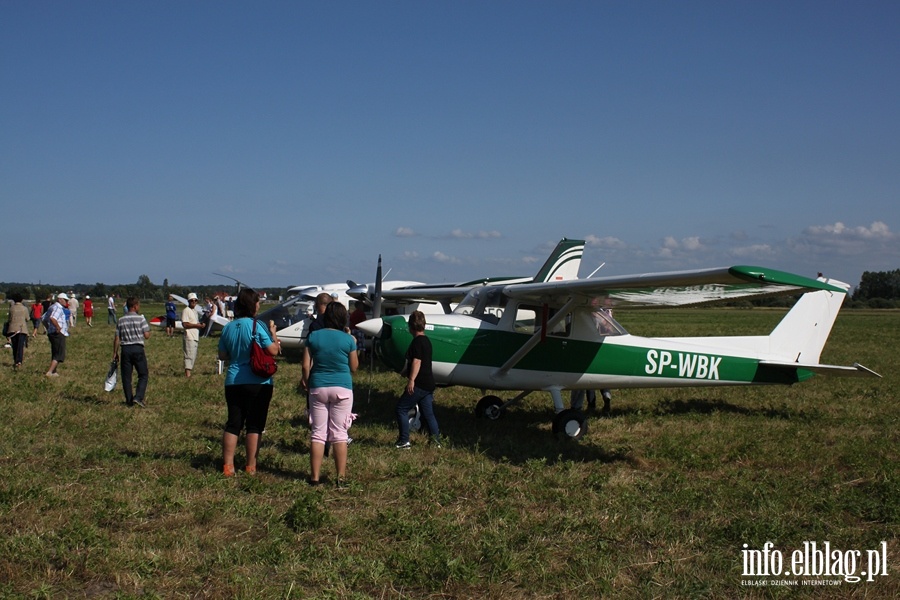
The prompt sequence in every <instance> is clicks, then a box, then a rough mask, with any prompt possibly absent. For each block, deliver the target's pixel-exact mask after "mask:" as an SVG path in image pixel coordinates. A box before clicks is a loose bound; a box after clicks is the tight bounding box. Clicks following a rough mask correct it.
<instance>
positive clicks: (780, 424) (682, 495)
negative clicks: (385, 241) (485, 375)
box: [0, 306, 900, 598]
mask: <svg viewBox="0 0 900 600" xmlns="http://www.w3.org/2000/svg"><path fill="white" fill-rule="evenodd" d="M144 309H145V312H146V314H148V315H151V314H157V313H158V312H160V311H159V310H158V307H153V306H145V307H144ZM782 314H783V313H782V312H780V311H767V310H759V309H754V310H705V311H677V312H676V311H670V312H651V313H641V314H637V313H631V314H627V313H622V314H620V315H617V316H619V317H620V318H621V320H622V321H623V323H624V324H625V325H626V326H627V327H629V328H630V329H631V330H632V331H633V332H634V333H639V334H643V335H650V334H657V335H722V334H746V333H761V332H765V331H767V330H768V329H770V328H771V327H772V326H773V325H774V323H776V322H777V321H778V320H779V318H780V317H781V316H782ZM96 321H97V324H96V325H95V327H94V328H93V329H87V328H86V327H84V325H83V323H82V324H79V326H78V327H77V328H76V330H75V332H74V334H73V336H72V338H71V339H70V342H69V360H68V361H67V362H66V363H65V364H64V365H63V366H61V367H60V373H61V376H60V377H59V378H57V379H55V380H50V379H47V378H45V377H44V376H43V373H44V371H45V370H46V367H47V363H48V362H49V344H48V343H47V341H46V338H38V339H37V340H35V341H34V342H32V344H31V345H30V347H29V348H28V350H27V354H26V362H25V367H24V370H23V371H21V372H19V373H13V372H12V361H11V356H10V354H9V351H8V350H7V351H5V353H4V354H3V357H2V359H0V596H2V597H22V598H56V597H115V598H177V597H191V598H194V597H198V598H476V597H477V598H572V597H584V598H593V597H624V598H646V597H679V598H698V597H701V598H702V597H707V598H726V597H727V598H733V597H780V596H784V595H788V594H790V595H800V596H816V597H820V596H824V597H835V598H836V597H849V596H854V597H867V598H877V597H884V598H888V597H896V596H897V595H898V594H900V583H898V582H900V579H898V575H897V571H898V569H900V564H898V561H897V558H896V553H897V550H898V544H897V541H898V518H900V484H898V473H897V463H898V414H900V408H898V402H897V399H898V390H900V387H898V375H897V369H896V367H897V365H898V360H897V359H896V357H895V352H896V350H895V349H896V348H897V346H898V342H900V313H898V312H880V311H879V312H861V311H845V312H844V313H843V314H842V315H841V316H840V317H839V319H838V323H837V325H836V327H835V330H834V332H833V334H832V337H831V340H830V341H829V345H828V346H827V347H826V351H825V355H824V356H823V362H830V363H834V364H851V363H852V362H854V361H858V362H861V363H862V364H864V365H866V366H868V367H870V368H872V369H874V370H876V371H878V372H880V373H881V374H882V375H884V379H881V380H867V379H835V378H823V377H817V378H814V379H813V380H812V381H810V382H807V383H804V384H800V385H798V386H795V387H791V388H788V387H771V388H759V387H754V388H720V389H679V390H623V391H619V392H616V393H615V394H614V399H613V412H612V415H611V418H608V419H600V418H596V419H592V420H591V422H590V431H589V433H588V435H587V436H586V437H585V439H583V440H582V441H581V442H580V443H573V442H559V441H556V440H554V439H553V438H552V436H551V434H550V417H551V413H552V410H551V406H552V405H551V403H550V401H549V397H548V396H547V395H546V394H533V395H532V396H529V397H528V398H526V400H525V401H523V402H522V403H521V404H520V405H519V406H517V407H515V408H514V409H512V410H510V411H509V412H508V413H507V414H506V415H505V416H504V417H503V418H502V419H501V420H499V421H496V422H487V421H477V420H475V419H474V417H473V407H474V403H475V402H476V401H477V399H478V398H479V397H480V393H479V392H478V391H477V390H467V389H457V388H453V389H446V390H441V391H439V392H438V395H437V406H438V409H437V410H438V418H439V420H440V423H441V427H442V430H443V433H444V434H445V436H446V437H447V443H446V444H445V445H444V447H443V448H440V449H437V448H433V447H430V446H429V445H427V444H426V443H425V440H424V439H421V438H415V437H414V439H413V442H414V444H415V445H414V448H413V450H411V451H408V452H399V451H396V450H394V448H393V446H392V442H393V440H394V439H395V437H396V431H395V425H394V423H393V421H392V416H391V415H392V406H393V402H394V399H395V394H396V393H397V392H398V391H399V389H400V387H401V385H402V384H401V382H400V380H399V379H398V377H397V376H396V375H394V374H392V373H384V372H380V371H378V370H376V371H374V372H373V371H368V370H364V371H361V372H360V373H359V374H358V376H357V377H356V405H355V406H356V408H355V410H356V412H357V413H359V419H358V420H357V421H356V424H355V425H354V427H353V430H352V435H353V437H354V440H355V441H354V443H353V444H352V446H351V448H350V467H349V471H350V476H351V478H352V484H351V487H350V489H349V490H338V489H335V488H333V487H331V486H328V485H326V486H321V487H319V488H310V487H308V486H307V485H306V484H305V477H306V475H307V472H308V451H307V446H308V441H309V438H308V430H307V428H306V427H305V420H304V418H303V415H302V409H303V405H304V400H303V397H302V396H301V395H300V394H298V392H297V389H296V384H297V382H298V380H299V375H300V373H299V365H298V364H297V363H295V362H287V361H281V363H280V368H279V373H278V375H277V384H276V391H275V397H274V399H273V404H272V410H271V412H270V420H269V424H268V428H267V431H266V435H265V436H264V440H263V446H262V449H261V452H260V468H261V472H260V474H259V476H257V477H256V478H251V477H247V476H241V474H239V476H238V477H236V478H235V479H232V480H226V479H224V478H223V477H222V476H221V474H220V469H221V460H220V454H221V451H220V439H221V426H222V423H223V421H224V414H225V409H224V400H223V391H222V377H221V376H218V375H216V374H215V373H214V368H213V366H214V362H213V361H214V347H215V344H216V342H217V340H216V339H210V340H202V342H201V350H200V362H199V366H198V369H197V372H196V376H195V377H194V378H193V379H191V380H185V379H184V378H183V377H182V370H181V342H180V338H175V339H167V338H166V337H165V335H164V333H163V332H159V331H155V332H154V334H153V337H152V338H151V339H150V340H149V342H148V346H147V351H148V356H149V360H150V365H151V381H150V388H149V393H148V397H147V402H148V408H147V409H146V410H141V409H127V408H126V407H125V406H124V405H123V404H122V394H121V389H120V388H117V390H116V391H115V392H113V393H110V394H107V393H104V392H103V391H102V380H103V378H104V375H105V370H106V367H107V365H108V362H109V359H110V354H111V351H112V344H111V340H112V328H111V327H110V326H107V325H105V323H103V322H101V321H100V320H99V319H97V320H96ZM241 460H242V454H241V452H239V457H238V466H239V467H240V464H241ZM332 472H333V465H331V464H327V468H326V471H325V475H326V477H327V476H328V475H330V474H331V473H332ZM883 540H884V541H887V543H888V553H889V559H890V564H889V566H888V571H889V575H888V576H887V577H879V578H878V579H877V580H876V581H874V582H871V583H867V582H861V583H857V584H850V583H844V584H843V585H841V586H839V587H828V588H823V587H817V588H799V589H798V588H791V589H788V588H776V587H768V588H749V587H745V586H742V585H741V580H742V579H747V578H746V577H742V575H741V572H742V562H741V561H742V559H741V550H742V548H743V544H748V547H749V548H754V549H759V548H762V546H763V544H765V542H767V541H771V542H773V543H774V544H775V546H776V548H779V549H781V550H783V551H785V553H786V554H787V553H789V552H790V551H792V550H794V549H797V548H800V547H802V544H803V542H804V541H817V542H819V543H823V542H825V541H829V542H830V543H831V545H832V547H834V548H840V549H843V550H849V549H860V550H866V549H874V548H877V547H878V545H879V544H880V543H881V541H883Z"/></svg>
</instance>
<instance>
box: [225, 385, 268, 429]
mask: <svg viewBox="0 0 900 600" xmlns="http://www.w3.org/2000/svg"><path fill="white" fill-rule="evenodd" d="M274 389H275V388H274V387H273V386H272V385H263V384H260V383H247V384H240V385H226V386H225V402H226V403H227V404H228V421H226V423H225V431H226V432H227V433H231V434H234V435H240V434H241V430H242V429H244V428H246V430H247V433H262V432H263V430H264V429H265V428H266V419H268V417H269V402H271V401H272V392H273V391H274Z"/></svg>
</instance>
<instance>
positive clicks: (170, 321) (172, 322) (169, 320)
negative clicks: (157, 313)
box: [166, 317, 175, 327]
mask: <svg viewBox="0 0 900 600" xmlns="http://www.w3.org/2000/svg"><path fill="white" fill-rule="evenodd" d="M166 327H175V317H166Z"/></svg>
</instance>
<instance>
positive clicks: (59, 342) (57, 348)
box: [47, 333, 66, 363]
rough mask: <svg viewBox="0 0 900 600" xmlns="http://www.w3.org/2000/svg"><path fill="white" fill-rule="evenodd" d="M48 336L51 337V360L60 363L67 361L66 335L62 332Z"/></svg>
mask: <svg viewBox="0 0 900 600" xmlns="http://www.w3.org/2000/svg"><path fill="white" fill-rule="evenodd" d="M47 337H48V338H50V360H55V361H56V362H58V363H61V362H66V336H64V335H63V334H61V333H51V334H48V335H47Z"/></svg>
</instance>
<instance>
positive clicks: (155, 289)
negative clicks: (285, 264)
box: [0, 275, 288, 302]
mask: <svg viewBox="0 0 900 600" xmlns="http://www.w3.org/2000/svg"><path fill="white" fill-rule="evenodd" d="M287 290H288V288H287V287H281V288H268V289H266V290H259V291H265V292H266V294H267V295H268V297H269V298H270V299H271V298H275V299H277V298H278V297H279V296H284V295H285V294H286V293H287ZM16 291H18V292H19V293H21V294H22V297H23V298H24V299H25V300H44V299H46V298H47V297H48V296H52V295H55V294H58V293H60V292H65V293H67V294H68V293H69V292H75V295H76V296H77V297H78V298H84V297H85V296H90V297H91V298H95V299H96V298H104V299H105V298H107V297H108V296H109V295H110V294H112V295H113V296H115V297H117V298H128V297H132V296H133V297H135V298H140V299H141V300H143V301H147V302H165V301H166V299H167V298H168V297H169V294H177V295H179V296H182V297H184V296H187V295H188V294H189V293H190V292H194V293H195V294H197V295H198V296H200V297H201V298H203V297H204V296H207V295H212V294H218V293H225V294H226V295H233V294H235V293H236V291H237V287H236V286H234V285H226V286H222V285H181V284H170V283H169V280H168V278H166V279H164V280H163V283H162V285H157V284H155V283H153V282H152V281H150V277H148V276H147V275H141V276H140V277H138V279H137V282H135V283H130V284H129V283H121V284H105V283H101V282H97V283H94V284H86V283H76V284H74V285H51V284H48V283H0V293H2V294H3V296H4V298H6V297H9V295H10V294H12V293H13V292H16Z"/></svg>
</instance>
